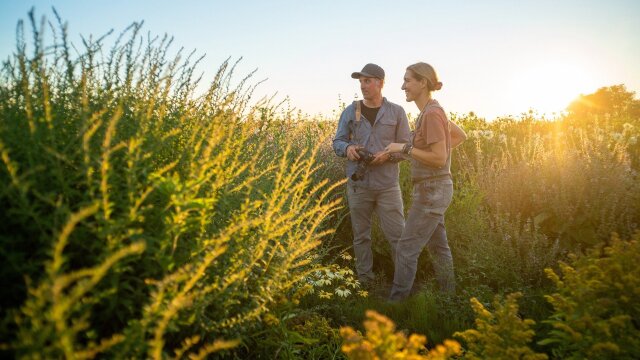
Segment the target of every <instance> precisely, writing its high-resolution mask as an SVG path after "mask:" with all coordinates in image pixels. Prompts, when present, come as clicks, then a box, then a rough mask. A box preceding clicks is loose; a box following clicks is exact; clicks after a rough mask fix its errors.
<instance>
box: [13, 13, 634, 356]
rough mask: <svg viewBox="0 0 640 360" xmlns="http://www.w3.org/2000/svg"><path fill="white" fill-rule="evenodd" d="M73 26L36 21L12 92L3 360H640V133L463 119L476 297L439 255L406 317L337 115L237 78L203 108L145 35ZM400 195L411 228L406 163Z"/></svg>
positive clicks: (574, 117)
mask: <svg viewBox="0 0 640 360" xmlns="http://www.w3.org/2000/svg"><path fill="white" fill-rule="evenodd" d="M55 20H56V21H55V24H54V25H51V24H49V23H48V22H45V21H42V22H40V21H38V19H36V18H35V15H34V14H33V12H32V13H30V22H29V23H28V24H27V26H26V27H27V28H28V29H30V30H25V29H24V27H25V26H24V24H22V23H20V24H19V26H18V29H19V30H18V34H17V35H18V36H17V39H18V40H17V44H16V50H15V52H14V54H12V55H11V56H10V57H9V58H8V59H7V60H6V61H5V62H4V63H3V66H2V70H1V72H0V156H1V159H2V161H1V162H0V206H1V207H2V209H3V211H2V212H0V278H1V279H2V282H3V296H2V297H0V321H1V324H2V326H1V327H0V355H3V357H13V358H26V359H40V358H45V359H48V358H96V357H98V358H153V359H165V358H176V359H179V358H196V359H197V358H208V357H209V358H231V359H272V358H285V359H342V358H356V359H363V358H371V359H373V358H375V356H378V358H385V356H386V357H387V358H388V357H392V356H395V358H398V359H401V358H413V359H417V358H431V359H445V358H467V359H513V358H523V359H543V358H558V359H565V358H575V359H579V358H585V357H592V358H602V359H633V358H637V357H638V356H639V355H640V326H639V324H640V309H639V308H638V303H637V301H636V299H638V298H639V297H640V270H639V269H640V268H639V267H637V259H639V258H640V234H639V232H638V230H639V229H640V181H638V180H639V179H638V177H639V173H638V172H639V171H640V144H638V138H639V137H640V118H637V117H635V115H633V114H632V113H631V112H625V111H616V112H615V113H609V112H607V109H604V110H602V109H601V110H600V111H597V112H596V111H594V112H593V113H580V114H577V113H571V112H570V113H568V114H567V115H563V116H561V117H558V118H555V119H545V118H541V117H539V116H536V114H535V113H531V112H530V113H525V114H521V115H520V116H517V117H514V118H501V119H495V120H494V121H485V120H484V119H480V118H478V117H476V116H475V115H474V114H467V115H459V114H451V117H452V119H453V120H454V121H456V122H457V123H458V124H460V125H461V126H462V127H463V128H464V129H465V131H466V132H467V134H468V135H469V139H468V140H467V141H466V142H465V143H464V144H463V145H462V146H461V147H460V148H458V149H456V150H455V152H454V160H453V169H452V171H453V174H454V181H455V195H454V201H453V203H452V205H451V207H450V209H449V210H448V212H447V215H446V216H447V217H446V219H447V220H446V221H447V230H448V236H449V239H450V240H449V241H450V245H451V247H452V252H453V257H454V266H455V269H456V277H457V283H458V291H457V293H456V294H455V295H443V294H440V293H439V292H438V291H437V290H435V288H436V287H435V285H434V283H433V269H432V268H431V265H430V261H429V255H428V253H427V252H425V253H424V254H423V255H422V257H421V258H420V267H419V269H420V270H419V273H418V276H417V279H416V286H415V289H414V290H415V295H414V296H412V297H411V298H410V299H408V300H407V301H405V302H402V303H388V302H386V301H385V299H384V298H385V296H386V295H387V293H386V292H387V291H388V287H389V282H390V279H391V278H392V276H393V264H392V261H391V258H390V251H389V249H388V248H387V243H386V241H384V240H383V238H382V234H381V232H380V230H379V229H378V228H375V229H374V234H373V236H374V262H375V264H374V270H375V271H376V272H377V273H378V274H379V275H380V276H379V277H378V278H379V279H380V281H379V282H378V283H377V284H375V286H374V287H372V288H368V289H364V288H362V287H361V286H360V284H359V283H358V282H357V281H356V280H355V278H354V274H353V268H354V266H353V265H354V263H353V261H354V260H353V252H352V251H351V248H350V246H351V226H350V220H349V216H348V211H347V208H346V206H345V201H346V200H345V196H344V189H345V182H344V179H343V178H344V175H343V167H344V160H343V159H340V158H337V157H336V156H335V155H334V154H333V151H332V149H331V137H332V136H333V134H334V132H335V127H336V123H337V118H336V119H314V118H311V117H309V116H306V115H304V114H303V113H302V112H300V111H297V112H296V111H295V110H288V109H286V108H285V107H283V106H280V105H278V104H274V103H273V102H272V101H270V100H269V99H264V100H258V99H255V97H254V96H253V92H254V89H255V86H257V84H255V82H253V79H252V77H251V75H252V74H246V75H244V74H239V75H238V74H235V72H234V70H235V64H236V63H234V62H233V61H231V60H228V61H226V62H224V63H223V64H221V66H220V68H219V69H218V71H217V72H216V73H215V74H214V76H213V78H212V79H211V80H209V85H208V87H206V89H205V90H202V88H203V86H202V85H203V84H202V83H203V82H205V81H204V80H203V79H202V77H201V76H199V75H198V73H199V70H198V68H197V66H198V63H199V61H200V59H199V58H197V57H195V55H194V54H193V53H191V54H184V53H182V51H177V52H176V51H174V50H173V46H172V40H171V39H170V38H169V37H167V36H165V37H154V36H152V35H143V34H142V29H141V25H140V24H137V23H134V24H133V25H131V26H130V27H129V28H127V29H125V30H124V31H123V32H122V33H120V34H118V35H113V34H107V35H105V36H103V37H100V38H97V39H94V38H86V39H85V40H84V42H83V44H82V46H81V47H78V46H77V44H71V43H70V42H69V40H68V34H67V28H66V25H65V24H64V23H63V22H62V20H61V19H60V18H59V17H58V16H57V14H55ZM27 38H30V40H27ZM172 54H173V55H172ZM254 84H255V85H254ZM633 101H636V100H633ZM340 110H341V109H338V111H340ZM401 185H402V190H403V195H404V201H405V208H408V204H409V203H410V201H411V199H410V196H409V195H410V186H411V184H410V176H409V167H408V164H406V163H403V164H402V165H401ZM363 320H364V324H363ZM410 334H412V335H410Z"/></svg>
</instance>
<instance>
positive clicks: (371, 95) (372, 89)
mask: <svg viewBox="0 0 640 360" xmlns="http://www.w3.org/2000/svg"><path fill="white" fill-rule="evenodd" d="M360 90H361V91H362V97H363V98H365V99H366V100H372V99H375V98H378V97H380V96H382V80H380V79H378V78H370V77H364V76H361V77H360Z"/></svg>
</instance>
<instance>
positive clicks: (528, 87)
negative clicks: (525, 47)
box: [506, 61, 594, 114]
mask: <svg viewBox="0 0 640 360" xmlns="http://www.w3.org/2000/svg"><path fill="white" fill-rule="evenodd" d="M589 74H590V73H589V72H588V71H587V70H586V69H585V68H584V67H583V66H581V65H580V64H579V63H570V62H557V61H549V62H539V63H534V64H530V65H527V66H522V67H521V68H519V69H518V71H517V72H516V73H515V75H514V76H513V78H512V82H511V86H510V87H511V89H510V91H509V93H508V100H507V101H508V104H506V105H507V106H508V107H509V108H511V109H514V110H516V111H519V112H523V111H526V110H529V109H533V110H536V111H538V112H539V113H541V114H553V113H559V112H561V111H563V110H565V109H566V107H567V106H568V105H569V103H571V101H573V100H574V99H575V98H576V97H578V95H580V94H585V93H588V92H590V91H593V87H594V79H593V77H592V76H590V75H589Z"/></svg>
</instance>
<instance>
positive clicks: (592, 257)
mask: <svg viewBox="0 0 640 360" xmlns="http://www.w3.org/2000/svg"><path fill="white" fill-rule="evenodd" d="M638 259H640V234H636V235H635V236H634V237H633V240H632V241H622V240H620V239H619V238H618V237H617V236H616V235H614V236H612V238H611V242H610V244H608V245H605V244H603V245H602V246H599V247H597V248H594V249H591V250H589V251H588V252H587V253H586V254H585V255H584V256H575V255H574V256H572V257H571V259H570V261H569V262H568V263H561V264H560V274H556V273H555V272H554V271H552V270H550V269H549V270H547V275H548V276H549V277H550V278H551V279H552V280H553V282H554V283H555V285H556V292H554V293H553V294H551V295H548V296H547V300H548V301H549V302H550V303H551V304H552V305H553V308H554V313H553V315H552V316H551V318H550V319H549V320H548V321H547V323H548V324H549V325H550V326H551V327H552V330H551V331H549V333H548V334H547V336H546V338H545V339H544V340H543V341H541V342H540V343H541V344H543V345H550V346H551V347H552V351H553V354H555V355H556V356H558V357H560V358H563V359H585V358H597V359H637V358H638V357H639V356H640V329H639V328H638V324H640V305H639V303H638V299H639V298H640V267H638Z"/></svg>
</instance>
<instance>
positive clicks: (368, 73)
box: [351, 63, 384, 80]
mask: <svg viewBox="0 0 640 360" xmlns="http://www.w3.org/2000/svg"><path fill="white" fill-rule="evenodd" d="M361 76H364V77H371V78H378V79H380V80H384V70H382V68H381V67H380V66H378V65H376V64H371V63H369V64H367V65H365V66H364V67H363V68H362V70H361V71H359V72H354V73H353V74H351V77H352V78H354V79H359V78H360V77H361Z"/></svg>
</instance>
